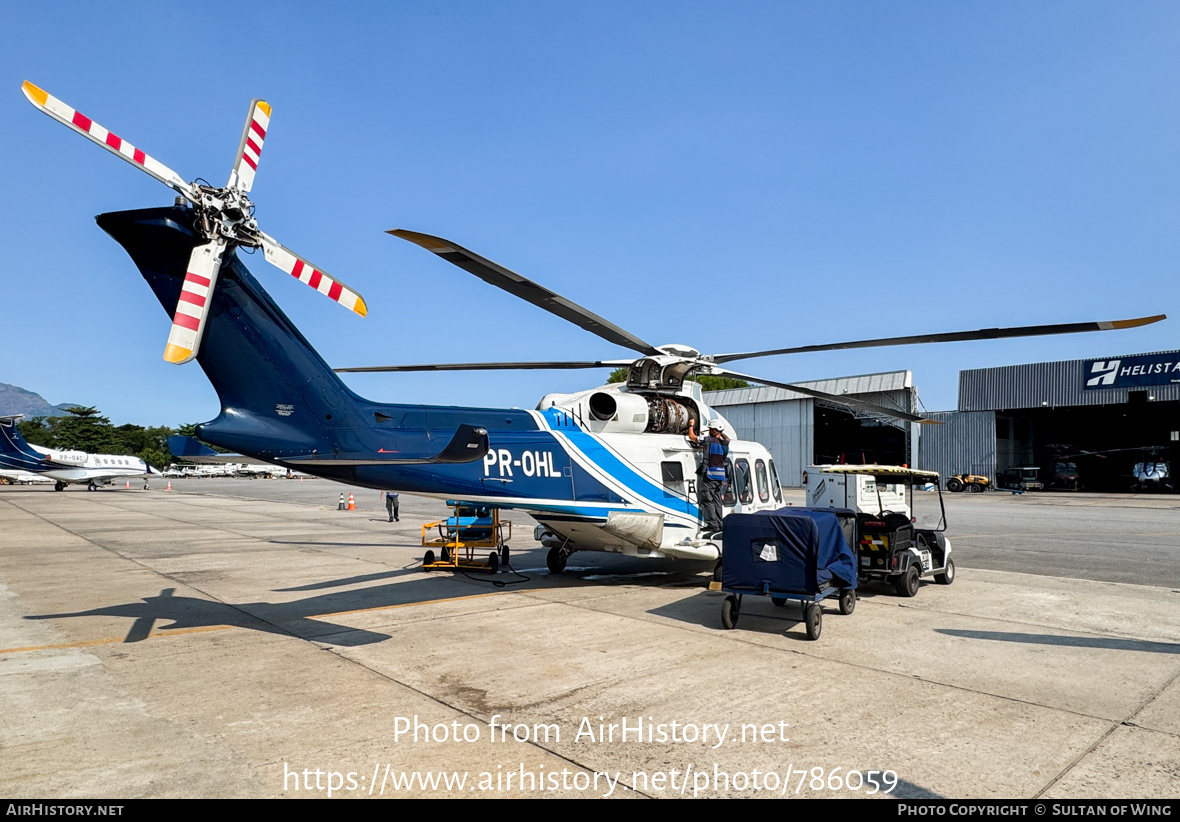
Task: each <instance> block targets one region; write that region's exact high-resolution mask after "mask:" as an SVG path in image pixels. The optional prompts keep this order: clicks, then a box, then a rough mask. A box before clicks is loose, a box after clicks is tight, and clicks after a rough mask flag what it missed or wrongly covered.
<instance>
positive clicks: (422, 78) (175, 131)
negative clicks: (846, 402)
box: [0, 0, 1180, 425]
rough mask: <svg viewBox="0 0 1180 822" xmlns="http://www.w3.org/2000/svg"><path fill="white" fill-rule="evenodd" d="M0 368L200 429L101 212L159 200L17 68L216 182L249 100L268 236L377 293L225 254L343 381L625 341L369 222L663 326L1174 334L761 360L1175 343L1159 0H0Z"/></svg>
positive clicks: (932, 401)
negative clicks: (26, 89)
mask: <svg viewBox="0 0 1180 822" xmlns="http://www.w3.org/2000/svg"><path fill="white" fill-rule="evenodd" d="M0 14H2V15H3V17H2V18H0V20H2V21H3V22H2V25H0V79H2V82H0V122H2V123H3V129H0V164H2V165H0V180H3V183H4V185H3V190H4V193H5V196H4V198H3V201H2V204H0V232H2V237H3V241H4V242H3V247H4V249H5V265H4V268H3V272H2V273H0V282H2V283H3V295H4V302H3V305H4V308H5V311H4V315H3V316H4V320H3V325H2V326H0V328H2V330H3V333H2V335H0V339H2V344H0V352H2V353H0V382H9V383H14V384H17V385H20V386H23V387H25V388H28V389H31V390H33V391H37V392H39V393H41V394H42V395H44V396H45V397H46V399H48V400H49V401H50V402H53V403H60V402H67V401H68V402H82V403H88V404H92V405H96V406H98V407H99V408H100V409H101V410H102V412H103V413H105V414H106V415H108V416H109V417H111V419H112V420H113V421H114V422H116V423H123V422H135V423H140V424H145V425H158V424H167V425H176V424H180V423H184V422H197V421H202V420H206V419H211V418H212V417H213V416H215V414H216V413H217V410H218V405H217V400H216V396H215V395H214V393H213V391H212V389H211V388H210V387H209V384H208V382H207V381H206V379H205V377H204V375H203V373H202V372H201V371H200V369H199V367H198V366H197V365H196V364H195V363H193V364H191V365H188V366H183V367H176V366H171V365H168V364H167V363H165V362H164V361H163V360H162V359H161V355H162V353H163V349H164V342H165V339H166V337H167V333H168V327H169V317H168V315H167V314H166V313H165V312H164V311H162V310H161V309H160V307H159V304H158V303H156V301H155V299H154V297H153V296H152V294H151V292H150V291H149V289H148V288H147V286H146V285H145V284H144V283H143V281H142V280H141V278H140V277H139V275H138V273H137V272H136V271H135V269H134V267H133V266H132V265H131V263H130V261H129V259H128V258H127V257H126V255H125V254H124V252H123V251H122V249H121V248H119V247H118V246H117V245H116V244H115V243H114V242H113V241H111V240H110V239H109V238H108V237H106V235H104V234H103V233H102V232H101V231H100V230H99V229H98V227H97V226H96V225H95V224H94V221H93V217H94V215H96V214H98V213H100V212H104V211H115V210H119V209H126V208H139V207H145V206H151V205H163V204H167V203H169V202H170V201H171V199H172V195H171V192H170V191H169V190H168V189H166V188H165V187H163V186H162V185H160V184H159V183H157V182H155V181H154V180H152V179H151V178H149V177H147V176H146V175H144V174H141V173H138V172H136V171H135V170H134V169H133V168H131V167H130V166H128V165H127V164H125V163H122V162H120V161H119V160H117V159H116V158H114V157H113V156H110V155H108V154H106V153H104V152H103V151H101V150H100V149H98V148H97V147H96V146H93V145H91V144H90V143H88V142H87V141H86V140H84V139H82V138H81V137H79V136H77V135H75V134H73V133H71V132H70V131H68V130H67V129H66V128H64V127H62V126H61V125H59V124H57V123H55V122H53V121H52V120H50V119H49V118H47V117H45V116H44V115H43V114H41V113H39V112H37V111H36V110H35V109H34V108H33V107H32V106H31V105H29V103H28V102H26V100H25V98H24V96H23V95H22V94H21V93H20V84H21V81H23V80H25V79H28V80H31V81H32V82H34V83H36V84H37V85H39V86H41V87H42V88H44V89H46V90H47V91H49V92H50V93H51V94H54V95H55V96H57V97H59V98H61V99H62V100H64V101H65V102H67V103H68V104H70V105H72V106H74V107H75V108H77V109H79V110H80V111H82V112H84V113H85V114H87V115H89V116H90V117H92V118H93V119H94V120H95V121H96V122H99V123H101V124H102V125H104V126H106V127H107V128H109V129H111V130H112V131H114V132H116V133H118V134H119V135H121V136H122V137H124V138H125V139H127V140H129V141H131V142H132V143H134V144H136V145H137V146H139V147H141V148H143V149H145V150H146V151H147V152H148V153H150V154H153V155H154V156H156V157H157V158H158V159H160V160H161V161H163V162H165V163H166V164H168V165H169V166H171V167H172V168H174V169H175V170H176V171H178V172H179V173H180V174H181V176H183V177H185V179H193V178H196V177H204V178H207V179H209V180H211V181H213V182H215V183H217V184H222V183H223V182H224V180H225V178H226V177H227V176H228V174H229V170H230V167H231V165H232V162H233V158H234V150H235V149H236V147H237V140H238V137H239V135H240V132H241V128H242V122H243V120H244V118H245V114H246V109H247V106H248V103H249V101H250V99H251V98H252V97H262V98H264V99H266V100H268V101H269V102H270V103H271V104H272V105H273V106H274V115H273V119H272V122H271V130H270V133H269V135H268V139H267V142H266V146H265V149H264V152H263V155H262V161H261V163H260V165H259V172H258V178H257V181H256V183H255V186H254V191H253V197H254V200H255V202H256V204H257V206H258V217H259V222H260V225H261V227H262V228H263V230H265V231H266V232H268V233H270V234H271V235H272V236H274V237H276V238H277V239H279V240H280V241H281V242H283V243H285V244H287V245H288V246H290V247H292V248H293V249H295V250H296V251H298V252H299V253H301V254H302V255H304V256H305V257H308V258H309V259H311V260H312V261H313V262H315V263H317V264H318V265H320V266H322V267H323V268H324V269H326V270H327V271H329V272H331V273H333V274H336V275H337V276H339V277H340V278H341V279H342V280H344V281H345V282H346V283H348V284H350V285H352V286H353V287H355V288H356V289H357V290H358V291H360V292H361V293H362V294H363V295H364V296H365V298H366V299H367V301H368V304H369V309H370V312H369V316H368V317H367V318H365V319H360V318H358V317H356V316H354V315H352V314H350V313H349V312H347V311H345V310H343V309H341V308H339V307H338V306H335V305H333V304H332V303H330V302H329V301H327V300H325V299H323V298H322V297H319V296H317V295H315V294H314V293H313V292H312V291H311V290H310V289H308V288H306V287H305V286H301V285H299V284H298V283H295V282H294V281H292V280H290V278H288V277H286V276H285V275H283V274H281V273H280V272H278V271H277V269H272V268H271V267H270V266H268V265H266V264H265V263H264V262H263V261H262V260H261V255H258V256H257V257H253V258H250V259H249V262H248V264H249V265H250V267H251V269H252V270H253V271H254V273H255V274H256V275H258V276H259V277H260V278H261V279H262V281H263V283H264V284H265V286H266V287H267V288H268V289H269V290H270V291H271V293H272V294H273V295H274V296H275V297H276V299H277V300H278V301H279V303H280V304H281V305H282V306H283V307H284V309H285V310H286V311H287V313H288V314H289V315H290V316H291V318H292V319H293V320H294V321H295V322H296V324H297V325H299V327H300V328H301V329H302V330H303V331H304V333H305V334H306V336H307V337H308V338H309V339H310V340H311V342H312V343H313V344H314V345H315V346H316V347H317V348H318V349H319V351H320V352H321V353H322V354H323V355H324V357H325V359H326V360H327V361H328V362H329V363H331V364H332V365H335V366H345V365H371V364H386V363H417V362H447V361H470V360H528V359H596V358H613V357H621V356H625V355H626V352H625V351H623V350H622V349H618V348H616V347H614V346H612V345H610V344H608V343H606V342H604V341H602V340H599V339H598V338H597V337H594V336H592V335H590V334H588V333H587V332H584V331H582V330H580V329H578V328H576V327H573V326H568V325H566V324H565V323H563V322H562V321H561V320H559V319H557V318H555V317H552V316H550V315H548V314H546V313H544V312H542V311H540V310H539V309H537V308H535V307H533V306H531V305H528V304H527V303H523V302H520V301H518V300H515V299H514V298H512V297H511V296H509V295H507V294H504V293H501V292H499V291H497V290H495V289H493V288H492V287H490V286H488V285H486V284H485V283H483V282H481V281H479V280H477V279H475V278H474V277H472V276H470V275H468V274H466V273H465V272H463V271H461V270H460V269H458V268H455V267H453V266H450V265H448V264H446V263H444V262H442V261H441V260H438V259H436V258H435V257H434V256H433V255H431V254H429V253H427V252H426V251H423V250H422V249H420V248H417V247H416V246H412V245H410V244H408V243H406V242H404V241H401V240H396V239H394V238H392V237H390V236H388V235H386V234H384V233H383V231H384V230H386V229H389V228H395V227H401V228H410V229H415V230H418V231H425V232H428V233H433V234H438V235H441V236H444V237H447V238H450V239H452V240H454V241H455V242H458V243H460V244H462V245H464V246H466V247H468V248H471V249H472V250H474V251H477V252H479V253H481V254H483V255H484V256H487V257H489V258H491V259H493V260H496V261H497V262H500V263H502V264H503V265H506V266H508V267H510V268H512V269H514V270H516V271H519V272H520V273H521V274H524V275H525V276H527V277H530V278H532V279H535V280H537V281H539V282H541V283H543V284H545V285H546V286H548V287H549V288H552V289H553V290H555V291H557V292H559V293H561V294H563V295H565V296H567V297H569V298H571V299H573V300H575V301H577V302H580V303H582V304H583V305H585V306H587V307H588V308H590V309H591V310H594V311H596V312H598V313H600V314H603V315H605V316H606V317H608V318H609V319H611V320H612V321H613V322H615V323H616V324H618V325H621V326H622V327H624V328H626V329H628V330H630V331H633V332H635V333H637V334H639V335H640V336H642V337H644V338H645V339H648V340H650V341H652V342H653V343H656V344H661V343H665V342H682V343H688V344H690V345H693V346H695V347H697V348H699V349H701V350H702V351H706V352H728V351H735V350H751V349H760V348H774V347H782V346H788V345H796V344H807V343H817V342H833V341H838V340H846V339H860V338H865V337H876V336H893V335H900V334H908V333H915V332H918V331H952V330H960V329H974V328H981V327H985V326H1004V325H1024V324H1032V323H1044V322H1069V321H1079V320H1098V319H1116V318H1122V317H1132V316H1139V315H1146V314H1154V313H1161V312H1162V313H1169V314H1171V315H1173V317H1174V318H1175V319H1171V320H1169V321H1167V322H1165V323H1161V324H1157V325H1155V326H1152V327H1149V328H1146V329H1139V330H1134V331H1128V332H1112V333H1106V334H1087V335H1077V336H1073V337H1058V338H1040V339H1034V340H1027V341H1019V340H1018V341H1008V342H998V343H997V342H980V343H965V344H964V343H958V344H950V345H941V346H923V347H906V348H892V349H880V350H876V351H860V352H848V353H841V352H836V353H828V354H816V355H810V356H803V357H794V358H789V357H780V358H774V359H766V360H754V361H751V362H749V363H741V364H735V366H741V367H744V368H745V369H746V370H748V371H751V372H753V373H762V374H765V375H766V376H767V377H769V378H772V379H777V380H788V381H794V380H807V379H818V378H823V377H831V376H840V375H849V374H861V373H868V372H874V371H884V370H892V369H900V368H909V369H911V370H913V372H914V376H915V381H916V383H917V385H918V387H919V389H920V392H921V395H922V397H923V399H924V401H925V404H926V406H927V408H929V409H931V410H940V409H947V408H953V407H954V406H955V403H956V394H957V373H958V371H959V370H960V369H964V368H975V367H983V366H991V365H1006V364H1012V363H1020V362H1037V361H1042V360H1056V359H1068V358H1080V357H1099V356H1103V355H1108V354H1122V353H1134V352H1141V351H1154V350H1161V349H1172V348H1177V347H1180V337H1178V335H1177V332H1176V328H1177V327H1178V326H1177V323H1180V305H1178V299H1177V297H1178V296H1180V285H1178V278H1177V277H1176V268H1177V264H1178V261H1180V253H1178V252H1180V232H1178V230H1177V229H1178V225H1177V224H1178V222H1180V61H1178V60H1177V55H1180V5H1178V4H1176V3H1174V2H1136V3H1116V2H1104V3H1095V2H1079V0H1070V1H1069V2H1036V3H1015V2H988V3H976V2H955V3H946V2H895V3H876V2H844V3H842V2H812V3H797V2H764V3H761V2H750V3H740V2H738V3H725V4H718V3H715V2H708V3H706V2H667V3H661V2H644V3H634V2H602V1H601V0H597V1H596V2H592V3H590V2H586V3H572V2H562V3H543V2H451V3H427V2H419V3H404V2H403V3H342V4H336V5H333V6H329V5H328V4H325V3H314V4H313V3H270V2H261V3H249V4H244V5H243V4H240V3H229V2H201V3H183V4H181V3H160V2H122V3H119V4H110V3H82V2H72V3H53V2H39V3H25V2H20V3H17V2H10V1H9V0H4V2H0ZM602 379H605V372H603V373H602V374H601V375H599V374H598V373H597V372H592V371H586V372H522V373H518V374H512V373H509V374H504V373H499V374H488V375H484V374H454V375H378V376H370V375H362V376H354V377H350V378H349V380H348V381H349V384H350V385H352V387H353V388H355V389H356V390H358V391H359V392H360V393H362V394H364V395H366V396H370V397H372V398H374V399H378V400H387V401H412V402H425V403H443V404H477V405H492V406H520V407H532V406H533V405H534V404H535V403H536V402H537V400H538V399H539V398H540V397H541V396H542V395H543V394H546V393H548V392H551V391H573V390H577V389H580V388H584V387H590V386H592V385H595V384H598V383H599V382H601V381H602Z"/></svg>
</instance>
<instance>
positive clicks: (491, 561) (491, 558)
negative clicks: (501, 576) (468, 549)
mask: <svg viewBox="0 0 1180 822" xmlns="http://www.w3.org/2000/svg"><path fill="white" fill-rule="evenodd" d="M488 570H489V571H490V572H491V573H493V574H498V573H500V555H499V554H497V553H496V552H495V551H492V552H491V553H490V554H488Z"/></svg>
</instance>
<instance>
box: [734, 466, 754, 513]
mask: <svg viewBox="0 0 1180 822" xmlns="http://www.w3.org/2000/svg"><path fill="white" fill-rule="evenodd" d="M736 478H737V483H736V484H737V495H738V499H739V500H741V501H742V502H743V503H750V502H753V501H754V484H753V483H752V482H750V461H749V460H744V459H739V460H738V461H737V475H736Z"/></svg>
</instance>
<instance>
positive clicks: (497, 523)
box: [422, 502, 512, 574]
mask: <svg viewBox="0 0 1180 822" xmlns="http://www.w3.org/2000/svg"><path fill="white" fill-rule="evenodd" d="M447 504H448V505H450V506H451V511H452V512H453V513H452V515H451V516H449V517H447V518H446V519H440V520H438V521H437V522H428V523H426V524H425V525H423V526H422V546H423V547H424V548H427V549H428V550H427V551H426V553H425V554H424V555H423V557H422V570H424V571H435V570H451V571H454V570H458V569H460V568H472V569H478V570H482V571H488V572H490V573H493V574H495V573H497V572H499V570H500V566H501V565H507V564H508V540H510V539H511V538H512V522H511V521H510V520H501V519H500V509H498V508H489V507H487V506H482V505H464V504H461V503H457V502H448V503H447ZM485 548H491V549H492V551H491V552H489V553H488V558H487V560H481V559H476V552H478V551H480V550H481V549H485ZM436 549H437V550H438V554H435V550H436Z"/></svg>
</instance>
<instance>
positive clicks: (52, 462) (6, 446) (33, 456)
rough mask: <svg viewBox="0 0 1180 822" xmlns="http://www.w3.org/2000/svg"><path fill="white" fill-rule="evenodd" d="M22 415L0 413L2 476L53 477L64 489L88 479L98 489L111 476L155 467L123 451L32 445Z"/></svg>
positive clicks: (142, 474) (144, 473)
mask: <svg viewBox="0 0 1180 822" xmlns="http://www.w3.org/2000/svg"><path fill="white" fill-rule="evenodd" d="M20 418H21V415H19V414H17V415H15V416H7V417H0V477H9V478H12V479H14V480H17V481H21V482H24V481H27V479H26V478H27V477H28V476H29V475H32V476H34V477H45V478H46V479H51V480H53V481H54V486H53V487H54V490H57V491H64V490H65V487H66V486H67V485H73V484H76V483H83V482H84V483H86V488H87V489H88V490H90V491H93V490H95V489H96V488H97V487H98V486H100V485H109V484H110V483H111V481H112V480H116V479H122V478H124V477H128V478H131V477H135V478H136V479H142V480H143V487H144V488H145V489H146V488H147V478H148V477H149V476H151V474H152V473H153V469H152V468H151V466H149V465H148V464H147V463H146V462H144V461H143V460H141V459H140V458H139V457H128V456H125V455H122V454H87V453H86V452H85V451H63V450H60V449H56V448H42V447H41V446H40V445H29V443H28V442H26V441H25V438H24V437H23V436H21V433H20V429H19V428H17V427H16V422H17V420H19V419H20Z"/></svg>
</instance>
